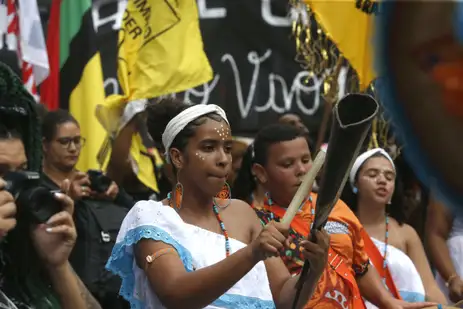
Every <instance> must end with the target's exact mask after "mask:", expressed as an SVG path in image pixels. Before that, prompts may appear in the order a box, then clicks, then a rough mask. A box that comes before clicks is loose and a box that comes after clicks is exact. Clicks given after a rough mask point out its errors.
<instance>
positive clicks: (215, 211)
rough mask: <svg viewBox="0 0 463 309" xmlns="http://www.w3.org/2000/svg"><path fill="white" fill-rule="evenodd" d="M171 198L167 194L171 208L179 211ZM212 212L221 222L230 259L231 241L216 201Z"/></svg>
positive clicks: (226, 255)
mask: <svg viewBox="0 0 463 309" xmlns="http://www.w3.org/2000/svg"><path fill="white" fill-rule="evenodd" d="M171 196H172V194H171V193H170V192H169V193H168V194H167V200H168V201H169V206H170V207H172V208H173V209H175V210H177V209H178V208H177V207H175V205H174V204H173V201H172V198H171ZM212 210H213V211H214V214H215V217H216V218H217V221H218V222H219V225H220V229H221V230H222V233H223V236H224V237H225V257H229V256H230V251H231V249H230V239H229V237H228V232H227V229H226V228H225V224H224V223H223V221H222V218H221V217H220V214H219V207H218V206H217V204H216V203H215V200H214V201H213V202H212ZM178 211H179V209H178V210H177V212H178Z"/></svg>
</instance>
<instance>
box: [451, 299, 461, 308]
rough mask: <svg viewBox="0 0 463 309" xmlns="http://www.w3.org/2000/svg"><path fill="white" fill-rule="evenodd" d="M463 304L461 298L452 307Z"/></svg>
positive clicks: (458, 306) (459, 306)
mask: <svg viewBox="0 0 463 309" xmlns="http://www.w3.org/2000/svg"><path fill="white" fill-rule="evenodd" d="M461 306H463V300H460V301H459V302H457V303H455V304H454V305H452V307H457V308H461Z"/></svg>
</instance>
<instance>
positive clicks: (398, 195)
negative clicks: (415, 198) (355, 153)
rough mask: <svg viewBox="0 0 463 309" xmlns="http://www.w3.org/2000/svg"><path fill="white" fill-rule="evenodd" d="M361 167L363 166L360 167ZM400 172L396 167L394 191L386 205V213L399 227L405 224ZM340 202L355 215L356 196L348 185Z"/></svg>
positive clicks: (379, 155)
mask: <svg viewBox="0 0 463 309" xmlns="http://www.w3.org/2000/svg"><path fill="white" fill-rule="evenodd" d="M378 157H384V155H382V154H380V153H377V154H375V155H373V156H371V157H370V158H368V159H371V158H378ZM362 166H363V165H362ZM362 166H361V167H360V168H359V169H358V171H357V174H356V175H355V180H357V178H358V174H359V172H360V170H361V169H362ZM400 176H401V175H400V172H399V171H398V170H397V167H396V178H395V190H394V193H393V194H392V198H391V204H390V205H386V212H387V213H388V214H389V215H390V216H391V217H392V218H394V219H395V220H396V221H397V222H398V223H399V224H400V225H402V224H404V222H405V219H406V218H405V212H404V211H403V209H404V208H403V207H404V199H403V196H404V186H403V182H402V178H401V177H400ZM341 200H342V201H343V202H344V203H346V204H347V205H348V206H349V208H350V209H351V210H352V211H353V212H354V213H355V212H357V209H358V196H357V194H354V192H352V188H351V186H350V185H346V186H345V187H344V190H343V192H342V194H341Z"/></svg>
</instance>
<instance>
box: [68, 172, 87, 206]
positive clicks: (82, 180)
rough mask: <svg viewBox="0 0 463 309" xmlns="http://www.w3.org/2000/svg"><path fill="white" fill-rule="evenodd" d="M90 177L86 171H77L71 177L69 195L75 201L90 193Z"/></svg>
mask: <svg viewBox="0 0 463 309" xmlns="http://www.w3.org/2000/svg"><path fill="white" fill-rule="evenodd" d="M90 191H91V190H90V179H89V178H88V175H87V174H86V173H82V172H77V173H76V174H75V175H74V177H73V178H72V179H70V185H69V190H64V192H68V195H69V196H70V197H71V198H72V199H73V200H75V201H77V200H80V199H81V198H83V197H88V196H89V195H90Z"/></svg>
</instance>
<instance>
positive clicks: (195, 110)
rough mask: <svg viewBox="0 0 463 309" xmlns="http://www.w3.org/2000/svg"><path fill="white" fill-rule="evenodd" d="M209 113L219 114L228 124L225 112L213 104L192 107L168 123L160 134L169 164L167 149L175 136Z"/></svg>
mask: <svg viewBox="0 0 463 309" xmlns="http://www.w3.org/2000/svg"><path fill="white" fill-rule="evenodd" d="M210 113H217V114H219V116H220V117H222V118H223V119H224V120H225V121H226V122H227V124H229V122H228V119H227V115H226V114H225V111H224V110H223V109H222V108H221V107H220V106H217V105H214V104H209V105H205V104H198V105H193V106H191V107H188V108H187V109H185V110H184V111H183V112H181V113H180V114H178V115H177V116H175V117H174V118H172V120H171V121H169V123H168V124H167V126H166V129H165V130H164V133H162V144H163V145H164V149H165V150H166V160H167V162H170V158H169V149H170V146H171V145H172V142H173V141H174V139H175V137H176V136H177V134H179V133H180V132H181V131H182V130H183V129H184V128H185V127H186V126H187V125H188V124H189V123H190V122H192V121H194V120H195V119H198V118H199V117H201V116H204V115H206V114H210Z"/></svg>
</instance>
